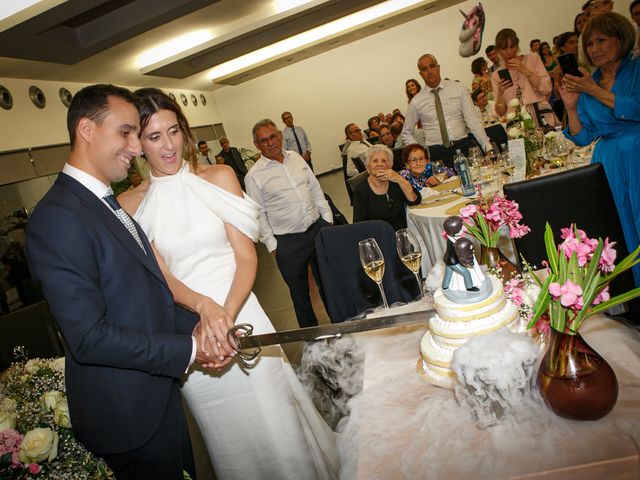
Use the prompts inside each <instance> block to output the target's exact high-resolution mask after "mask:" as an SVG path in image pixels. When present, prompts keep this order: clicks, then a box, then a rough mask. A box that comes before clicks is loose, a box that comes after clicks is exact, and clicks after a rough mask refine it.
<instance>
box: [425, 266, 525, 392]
mask: <svg viewBox="0 0 640 480" xmlns="http://www.w3.org/2000/svg"><path fill="white" fill-rule="evenodd" d="M487 279H488V280H489V281H490V282H491V287H492V292H491V295H490V296H489V297H487V298H485V299H484V300H480V301H478V302H473V303H466V304H463V303H455V302H453V301H451V300H450V299H448V298H447V297H446V296H445V295H444V293H443V290H442V288H438V289H437V290H436V291H435V293H434V296H433V300H434V305H435V309H436V312H437V313H436V315H435V316H434V317H432V318H431V319H430V320H429V330H428V331H427V333H426V334H425V335H424V337H423V338H422V342H421V343H420V353H421V360H422V365H421V366H422V373H423V374H424V377H425V378H426V379H427V380H428V381H429V382H431V383H433V384H434V385H437V386H440V387H445V388H453V385H454V383H455V373H454V372H453V370H451V361H452V359H453V353H454V352H455V351H456V349H458V348H459V347H461V346H462V345H464V344H465V343H466V342H467V341H468V340H470V339H471V338H472V337H475V336H477V335H484V334H486V333H490V332H493V331H495V330H498V329H500V328H502V327H504V326H507V327H509V328H510V329H511V330H513V331H515V330H517V328H518V326H519V323H520V321H519V317H518V307H517V306H516V305H515V304H513V303H512V302H511V301H509V300H508V299H507V295H506V293H505V291H504V288H503V286H502V283H501V282H500V280H499V279H498V278H497V277H496V276H494V275H487Z"/></svg>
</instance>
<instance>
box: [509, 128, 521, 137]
mask: <svg viewBox="0 0 640 480" xmlns="http://www.w3.org/2000/svg"><path fill="white" fill-rule="evenodd" d="M507 135H509V138H520V137H521V136H522V132H521V131H520V129H519V128H518V127H513V128H510V129H509V131H508V132H507Z"/></svg>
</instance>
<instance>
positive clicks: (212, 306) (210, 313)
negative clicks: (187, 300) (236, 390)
mask: <svg viewBox="0 0 640 480" xmlns="http://www.w3.org/2000/svg"><path fill="white" fill-rule="evenodd" d="M195 310H196V312H197V313H198V315H200V324H201V328H200V332H199V338H198V342H200V344H201V345H203V346H208V348H207V349H206V350H207V351H208V352H209V353H210V354H211V355H210V356H211V360H212V362H214V363H219V362H223V361H225V360H226V359H227V357H228V358H229V359H233V357H234V356H235V354H236V348H235V346H234V345H232V344H231V343H230V342H229V339H228V338H227V332H228V331H229V329H230V328H231V327H233V324H234V319H233V317H232V316H231V315H230V314H229V313H228V312H227V311H226V310H225V309H224V308H222V307H221V306H220V305H218V304H217V303H216V302H214V301H213V300H212V299H210V298H208V297H204V298H203V299H202V300H201V301H200V302H198V304H197V305H196V307H195ZM226 363H229V362H228V361H226V362H225V364H226Z"/></svg>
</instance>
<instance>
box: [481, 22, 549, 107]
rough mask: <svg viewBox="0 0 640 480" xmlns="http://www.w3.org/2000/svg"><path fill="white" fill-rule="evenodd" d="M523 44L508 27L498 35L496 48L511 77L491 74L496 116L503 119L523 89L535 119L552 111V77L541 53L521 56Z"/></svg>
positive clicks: (498, 72)
mask: <svg viewBox="0 0 640 480" xmlns="http://www.w3.org/2000/svg"><path fill="white" fill-rule="evenodd" d="M519 44H520V39H519V38H518V36H517V35H516V32H515V31H513V30H512V29H510V28H504V29H502V30H500V31H499V32H498V34H497V35H496V42H495V45H496V49H497V50H498V55H499V56H500V58H502V61H503V62H504V64H505V65H506V67H507V68H506V69H505V70H507V72H508V74H509V75H508V77H507V75H506V73H505V72H504V71H503V70H496V71H494V72H493V73H492V74H491V84H492V87H493V97H494V99H495V102H496V113H497V114H498V115H499V116H502V115H504V114H505V113H507V110H508V104H509V102H510V101H511V100H513V99H514V98H516V97H517V91H518V89H519V90H520V94H521V95H522V102H523V103H524V105H525V106H526V107H527V109H528V110H530V111H529V113H530V114H531V116H532V117H533V118H534V119H537V118H539V117H540V112H541V111H546V110H549V111H550V110H551V107H550V106H549V103H548V102H547V98H548V97H549V94H550V93H551V77H549V74H548V73H547V70H546V69H545V68H544V64H543V63H542V60H541V59H540V56H539V55H538V54H537V53H526V54H524V55H520V54H519V50H520V48H519ZM501 72H502V74H501ZM509 78H510V80H509ZM543 102H544V103H543ZM544 104H546V105H544ZM534 105H535V106H536V107H534Z"/></svg>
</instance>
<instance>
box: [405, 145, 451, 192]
mask: <svg viewBox="0 0 640 480" xmlns="http://www.w3.org/2000/svg"><path fill="white" fill-rule="evenodd" d="M402 160H403V161H404V167H405V168H404V170H401V171H400V172H398V173H400V175H401V176H402V177H404V178H406V179H407V180H409V183H411V186H412V187H413V188H414V189H415V190H418V191H419V190H421V189H422V188H424V187H433V186H435V185H438V184H439V183H440V181H439V180H438V179H437V178H436V177H434V176H433V175H432V173H431V162H430V161H429V153H428V152H427V149H426V148H425V147H423V146H422V145H420V144H418V143H412V144H411V145H407V146H406V147H404V150H403V151H402ZM451 175H453V171H452V170H451V169H449V168H447V177H450V176H451Z"/></svg>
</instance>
